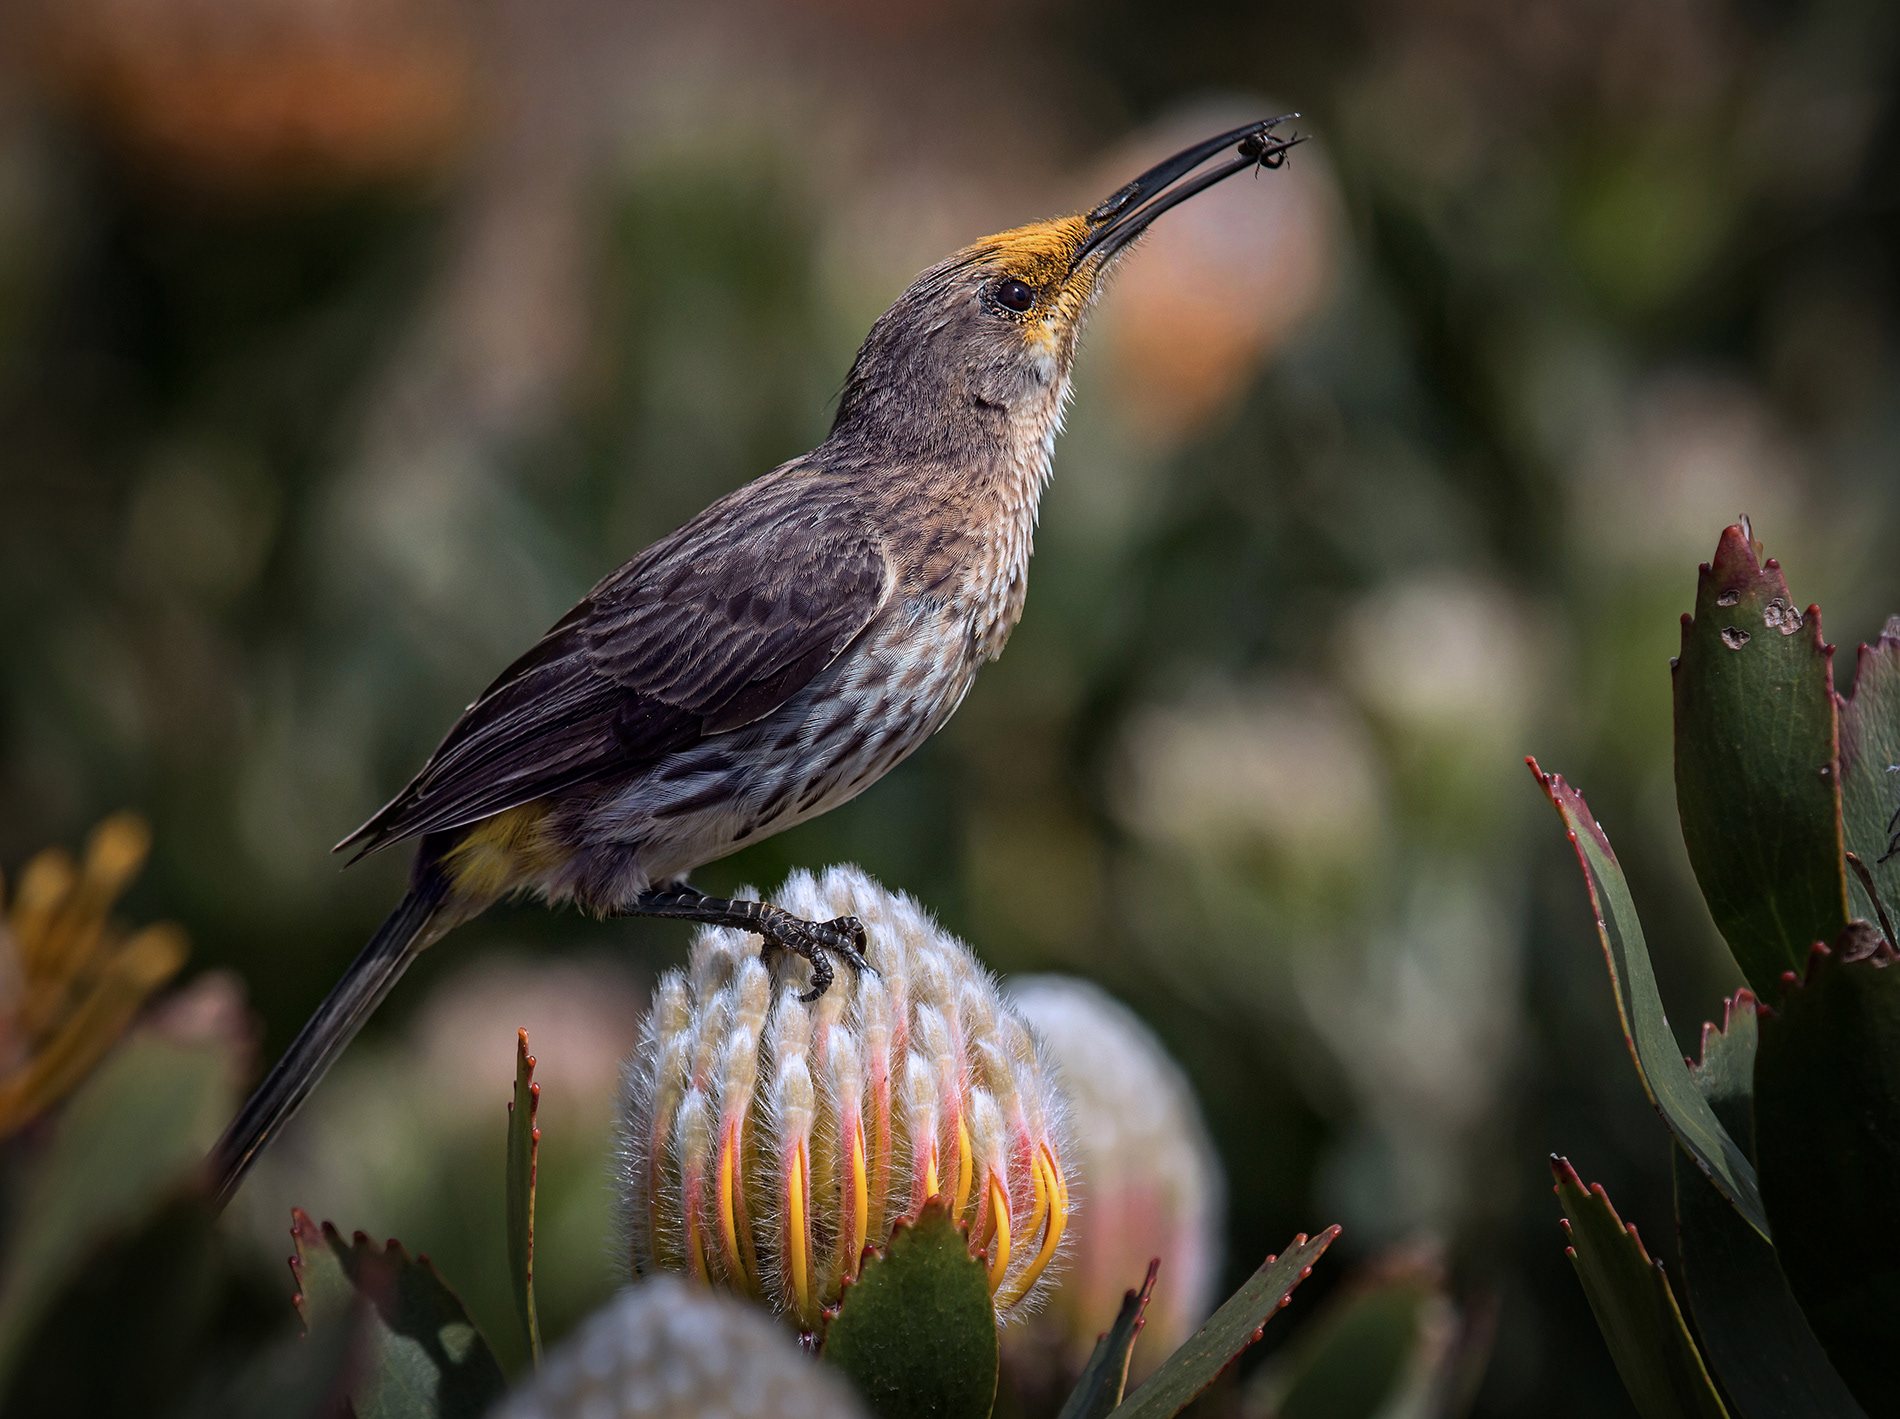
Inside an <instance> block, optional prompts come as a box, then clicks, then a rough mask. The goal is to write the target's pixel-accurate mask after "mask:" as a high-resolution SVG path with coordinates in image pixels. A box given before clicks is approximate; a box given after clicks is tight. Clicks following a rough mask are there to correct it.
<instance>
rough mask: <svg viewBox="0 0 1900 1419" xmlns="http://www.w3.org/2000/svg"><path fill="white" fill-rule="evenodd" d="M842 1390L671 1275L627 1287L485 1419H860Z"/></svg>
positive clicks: (734, 1308) (765, 1330) (744, 1311)
mask: <svg viewBox="0 0 1900 1419" xmlns="http://www.w3.org/2000/svg"><path fill="white" fill-rule="evenodd" d="M863 1414H864V1408H863V1405H862V1404H861V1403H860V1402H859V1401H858V1398H857V1396H856V1395H855V1394H853V1393H852V1392H851V1388H850V1386H849V1385H848V1384H847V1383H845V1381H844V1380H843V1379H842V1378H841V1377H840V1376H838V1375H837V1374H835V1373H833V1372H832V1371H831V1370H829V1369H827V1368H826V1367H825V1366H823V1365H821V1364H819V1363H818V1362H817V1361H815V1360H814V1359H812V1357H811V1356H809V1355H806V1354H804V1353H803V1352H801V1351H800V1349H799V1347H798V1344H797V1342H796V1341H794V1340H792V1339H791V1338H790V1337H789V1336H787V1335H786V1334H785V1332H784V1331H783V1330H782V1329H781V1328H779V1327H778V1326H777V1325H775V1324H773V1323H772V1321H771V1320H770V1319H769V1318H767V1317H766V1316H764V1315H762V1314H760V1313H759V1312H758V1311H757V1310H756V1309H754V1308H753V1307H751V1306H744V1305H740V1304H738V1303H737V1302H735V1301H731V1300H728V1299H727V1298H725V1297H723V1296H718V1295H714V1294H712V1293H711V1292H708V1291H707V1290H705V1289H704V1288H703V1287H698V1286H691V1285H688V1284H687V1283H685V1282H683V1281H680V1280H678V1279H676V1278H674V1277H670V1276H658V1277H654V1278H653V1279H651V1280H649V1281H643V1282H641V1283H640V1284H638V1285H635V1286H630V1287H628V1288H627V1289H626V1290H625V1291H623V1292H621V1294H620V1295H619V1296H617V1297H616V1298H615V1299H614V1300H612V1301H611V1302H609V1303H608V1304H607V1305H606V1306H604V1307H602V1308H601V1309H600V1310H598V1311H596V1312H595V1313H594V1314H593V1316H592V1317H590V1318H589V1319H588V1320H586V1321H585V1322H583V1323H582V1325H581V1327H580V1329H579V1330H578V1331H576V1332H575V1333H574V1335H573V1336H572V1337H571V1338H570V1339H568V1340H567V1341H565V1342H563V1343H562V1344H561V1345H559V1346H556V1347H555V1348H554V1349H553V1350H552V1351H550V1352H549V1353H548V1357H547V1360H546V1361H545V1363H543V1365H542V1366H541V1368H540V1370H539V1371H538V1372H536V1373H535V1374H534V1376H533V1377H532V1378H530V1379H529V1380H528V1381H527V1383H525V1384H524V1385H522V1387H521V1388H520V1389H518V1390H516V1391H515V1392H514V1393H513V1394H511V1395H510V1396H509V1397H508V1398H507V1399H505V1400H504V1401H502V1403H501V1405H500V1407H499V1408H497V1409H496V1410H495V1411H494V1414H493V1415H492V1416H491V1419H636V1416H637V1417H638V1419H727V1416H730V1419H739V1416H748V1419H862V1416H863Z"/></svg>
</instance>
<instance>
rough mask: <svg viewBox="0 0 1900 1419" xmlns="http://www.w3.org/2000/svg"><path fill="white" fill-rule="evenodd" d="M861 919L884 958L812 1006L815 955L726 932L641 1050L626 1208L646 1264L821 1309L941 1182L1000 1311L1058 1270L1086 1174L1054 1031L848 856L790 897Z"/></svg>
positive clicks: (813, 1318)
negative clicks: (1067, 1113)
mask: <svg viewBox="0 0 1900 1419" xmlns="http://www.w3.org/2000/svg"><path fill="white" fill-rule="evenodd" d="M775 900H776V901H777V902H778V904H779V905H780V906H783V907H785V908H786V909H787V910H789V911H792V912H796V913H797V914H798V915H800V916H803V917H807V918H810V919H814V920H821V921H822V920H825V919H828V918H830V917H835V916H842V915H851V916H856V917H857V918H858V919H859V920H860V921H862V922H863V923H864V927H865V931H866V933H867V935H868V938H869V944H868V948H867V950H866V952H865V955H866V957H867V959H868V960H869V961H870V963H871V966H872V968H873V969H872V970H871V971H869V972H865V973H864V974H862V975H860V976H859V977H858V978H857V980H856V981H855V982H852V981H851V980H850V979H849V977H848V976H847V977H846V978H844V979H841V980H840V981H839V982H838V984H836V985H834V986H833V987H832V988H831V990H830V991H828V992H827V993H826V994H825V995H823V996H821V997H820V998H819V999H818V1000H816V1001H815V1002H812V1003H811V1004H806V1003H804V1002H803V1001H801V1000H800V999H799V996H800V995H801V993H803V992H804V991H805V989H806V988H807V986H808V984H809V967H808V966H807V965H806V964H805V963H804V962H803V961H801V960H798V959H796V958H790V959H786V958H779V959H775V960H773V961H772V962H771V963H770V964H769V965H768V964H767V963H765V962H764V961H762V960H761V959H760V956H759V949H758V941H757V938H756V937H750V936H746V935H743V934H741V933H739V932H737V931H730V930H724V929H714V928H708V929H704V930H702V931H700V933H699V934H698V935H697V936H696V937H695V938H694V942H693V947H692V954H691V963H690V965H689V966H688V967H687V969H686V970H683V971H678V970H676V971H672V972H669V973H668V974H667V976H666V977H665V978H664V979H663V980H662V981H661V982H660V985H659V988H658V990H657V991H656V992H655V994H654V1000H653V1008H652V1010H651V1012H650V1013H649V1015H648V1018H647V1024H646V1029H645V1032H644V1034H643V1036H642V1039H641V1042H640V1047H639V1050H638V1052H637V1053H636V1054H635V1056H634V1058H633V1060H632V1061H631V1062H630V1063H629V1065H628V1068H627V1077H626V1095H625V1099H626V1101H625V1105H624V1108H623V1111H622V1120H623V1123H622V1127H623V1135H622V1145H623V1168H624V1173H623V1177H622V1210H623V1218H624V1222H625V1225H626V1229H627V1232H628V1241H629V1249H630V1253H631V1259H632V1263H633V1266H634V1269H635V1270H636V1271H637V1272H639V1273H640V1274H642V1275H646V1274H650V1273H652V1272H656V1271H676V1272H685V1273H687V1274H690V1275H694V1276H697V1277H699V1278H700V1279H701V1280H703V1281H706V1282H709V1283H712V1284H715V1285H719V1286H724V1287H729V1288H731V1289H732V1290H735V1291H740V1292H743V1293H745V1294H747V1295H750V1296H753V1297H756V1298H758V1299H761V1300H763V1301H766V1302H768V1303H769V1304H771V1305H772V1306H774V1307H775V1308H776V1309H777V1310H779V1311H780V1312H781V1313H782V1314H784V1315H786V1316H787V1317H789V1318H790V1319H791V1320H792V1321H793V1322H794V1323H796V1324H797V1325H798V1326H799V1327H800V1328H802V1329H804V1330H807V1331H810V1330H813V1329H815V1327H816V1326H817V1324H818V1322H819V1319H820V1316H821V1313H822V1312H823V1311H824V1310H825V1309H826V1308H827V1307H829V1306H832V1305H835V1304H836V1303H837V1301H838V1299H839V1296H840V1294H841V1291H842V1288H843V1286H844V1283H845V1282H846V1281H848V1280H850V1279H851V1278H852V1277H854V1276H855V1275H856V1274H857V1272H858V1267H859V1262H860V1259H861V1257H862V1255H863V1252H864V1250H865V1248H866V1247H867V1246H881V1245H882V1244H883V1243H884V1241H885V1240H886V1239H887V1238H888V1236H889V1233H890V1227H891V1224H892V1223H893V1222H895V1221H897V1220H898V1219H899V1218H902V1217H906V1216H911V1215H914V1214H915V1213H916V1212H917V1211H918V1209H919V1208H921V1207H922V1205H923V1203H924V1202H925V1200H926V1199H928V1198H930V1197H933V1196H942V1197H943V1198H944V1199H945V1200H946V1201H947V1202H949V1204H950V1206H951V1209H952V1215H953V1216H954V1217H955V1218H956V1219H958V1220H959V1221H960V1222H961V1223H963V1224H965V1225H966V1226H967V1228H968V1231H969V1236H970V1245H971V1249H972V1251H976V1252H981V1253H983V1254H984V1256H985V1258H986V1261H987V1264H988V1268H989V1280H990V1292H991V1294H992V1296H993V1297H994V1298H995V1305H996V1311H997V1315H998V1317H999V1319H1001V1318H1004V1317H1007V1316H1008V1315H1009V1314H1010V1313H1011V1312H1012V1311H1015V1310H1017V1309H1018V1308H1019V1307H1022V1306H1023V1304H1024V1302H1025V1301H1027V1300H1029V1299H1030V1298H1031V1297H1032V1296H1033V1295H1034V1294H1035V1293H1036V1290H1037V1287H1038V1284H1039V1283H1040V1282H1042V1281H1043V1279H1044V1277H1045V1276H1046V1275H1047V1274H1048V1269H1049V1265H1050V1262H1051V1261H1052V1260H1053V1259H1054V1258H1055V1256H1056V1255H1057V1253H1058V1251H1059V1250H1060V1248H1061V1245H1062V1239H1063V1235H1064V1232H1065V1229H1066V1227H1067V1225H1068V1218H1069V1210H1070V1206H1071V1199H1072V1187H1073V1179H1072V1176H1071V1172H1070V1163H1069V1160H1068V1156H1067V1149H1066V1147H1065V1145H1064V1142H1063V1119H1064V1105H1063V1103H1062V1101H1061V1097H1060V1095H1059V1093H1058V1090H1057V1086H1056V1084H1055V1082H1054V1078H1053V1074H1052V1071H1051V1070H1050V1068H1049V1067H1048V1065H1047V1063H1046V1062H1045V1060H1044V1058H1043V1055H1042V1051H1041V1047H1040V1045H1039V1044H1038V1043H1037V1041H1036V1039H1035V1037H1034V1036H1033V1035H1032V1034H1031V1033H1030V1031H1029V1029H1028V1027H1027V1026H1026V1025H1025V1024H1024V1023H1023V1021H1022V1019H1021V1017H1020V1016H1019V1015H1018V1014H1017V1013H1016V1011H1015V1010H1014V1009H1013V1008H1012V1007H1010V1006H1009V1005H1008V1004H1007V1003H1006V1002H1005V1001H1004V1000H1003V999H1002V997H1001V996H1000V995H999V994H998V992H997V988H996V982H995V981H994V980H993V979H992V978H991V977H990V975H989V974H988V972H986V971H985V970H983V968H982V967H981V966H979V965H978V964H977V962H976V960H975V959H974V958H973V957H972V956H971V955H970V952H969V950H968V948H966V947H965V946H964V945H963V944H962V943H961V942H960V941H958V940H956V939H955V938H954V937H952V936H950V935H948V934H947V933H945V932H944V931H942V930H941V929H939V928H938V926H937V924H936V923H935V922H934V921H932V920H931V918H930V916H929V914H928V913H927V912H925V911H924V910H923V908H922V907H920V906H919V905H918V904H917V903H916V902H914V901H912V900H911V899H910V898H909V897H907V896H904V895H903V894H901V893H893V892H888V891H886V890H885V889H884V888H882V887H880V886H879V885H878V884H877V883H875V882H873V881H872V880H871V879H870V878H868V877H867V876H865V875H864V873H863V872H861V871H859V870H858V869H856V868H852V867H838V868H832V869H831V870H829V871H828V872H826V873H825V875H824V877H823V878H822V879H814V878H813V877H812V876H811V875H810V874H808V873H803V872H800V873H795V874H794V875H793V876H792V877H791V878H790V879H789V880H788V881H787V882H786V884H785V886H784V888H783V889H782V890H781V891H780V892H779V894H778V896H777V897H776V898H775Z"/></svg>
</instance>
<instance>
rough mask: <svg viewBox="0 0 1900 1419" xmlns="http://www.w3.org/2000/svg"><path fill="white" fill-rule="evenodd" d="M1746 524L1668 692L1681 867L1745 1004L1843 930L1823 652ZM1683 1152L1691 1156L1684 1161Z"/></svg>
mask: <svg viewBox="0 0 1900 1419" xmlns="http://www.w3.org/2000/svg"><path fill="white" fill-rule="evenodd" d="M1760 555H1761V547H1760V544H1759V543H1750V541H1749V540H1748V528H1747V524H1746V523H1743V524H1740V525H1738V526H1735V527H1730V528H1728V529H1726V530H1725V531H1724V532H1723V533H1722V540H1721V541H1720V543H1718V544H1717V546H1716V549H1715V561H1714V562H1713V563H1712V564H1706V565H1704V566H1703V568H1702V574H1701V576H1700V578H1699V579H1698V582H1697V585H1696V607H1695V615H1694V616H1693V617H1686V618H1684V621H1683V627H1682V654H1681V655H1680V656H1679V657H1678V658H1677V660H1676V663H1675V667H1674V671H1673V677H1672V678H1673V680H1674V682H1675V704H1676V808H1677V811H1678V813H1679V814H1680V815H1681V818H1682V840H1683V844H1684V845H1685V846H1686V847H1687V848H1688V849H1689V863H1690V865H1691V866H1692V867H1693V868H1694V869H1695V876H1696V881H1697V882H1698V883H1699V884H1700V885H1701V888H1702V895H1703V897H1704V898H1705V899H1706V900H1707V901H1708V904H1709V913H1710V915H1712V916H1713V917H1714V918H1715V924H1716V926H1717V927H1718V928H1720V930H1721V932H1722V936H1723V938H1724V939H1725V940H1726V941H1727V942H1728V945H1729V950H1731V951H1733V952H1734V953H1735V959H1736V961H1737V962H1738V963H1739V964H1740V966H1741V968H1742V974H1743V975H1745V976H1747V977H1748V983H1749V984H1750V985H1751V986H1753V987H1754V988H1755V993H1756V994H1757V995H1760V996H1763V997H1764V998H1768V997H1771V996H1772V993H1773V990H1774V988H1775V983H1776V982H1777V981H1778V980H1779V979H1780V976H1781V973H1782V972H1783V971H1786V970H1791V969H1798V968H1799V967H1800V965H1801V963H1802V962H1803V961H1804V960H1806V959H1807V953H1808V947H1809V946H1810V945H1812V944H1813V943H1814V942H1816V941H1832V940H1833V939H1834V938H1835V937H1836V936H1837V935H1839V933H1840V930H1841V928H1842V927H1844V926H1845V925H1847V877H1846V871H1845V866H1844V859H1843V856H1842V853H1843V842H1842V836H1841V789H1840V763H1839V761H1840V743H1839V736H1838V730H1837V725H1836V714H1835V701H1834V648H1833V647H1832V646H1830V645H1825V644H1823V643H1822V640H1821V611H1820V608H1819V607H1818V606H1810V607H1809V608H1808V610H1807V613H1806V615H1803V614H1801V613H1800V612H1799V611H1798V610H1797V609H1796V608H1795V605H1794V603H1793V600H1792V599H1791V598H1790V596H1789V595H1788V584H1787V582H1786V581H1784V580H1783V579H1782V575H1781V569H1780V567H1779V566H1778V565H1777V564H1776V563H1775V562H1774V560H1773V559H1770V560H1769V561H1768V562H1766V563H1765V564H1764V563H1761V562H1760V561H1759V560H1758V559H1759V557H1760ZM1692 1151H1693V1150H1692Z"/></svg>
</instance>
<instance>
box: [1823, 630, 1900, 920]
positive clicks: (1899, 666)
mask: <svg viewBox="0 0 1900 1419" xmlns="http://www.w3.org/2000/svg"><path fill="white" fill-rule="evenodd" d="M1840 713H1841V819H1842V829H1843V835H1844V837H1845V839H1846V843H1847V850H1848V851H1849V852H1851V853H1854V854H1856V855H1858V856H1859V858H1860V860H1861V861H1862V862H1863V863H1865V864H1866V865H1867V870H1868V871H1869V873H1871V874H1872V876H1873V879H1874V886H1875V889H1876V890H1877V891H1878V892H1879V893H1880V896H1881V899H1882V904H1884V905H1885V907H1886V908H1887V911H1888V913H1889V914H1890V915H1891V914H1892V913H1893V911H1894V908H1895V906H1896V905H1900V852H1895V853H1893V855H1892V856H1888V852H1889V849H1891V848H1892V847H1894V846H1895V838H1894V834H1893V832H1892V831H1891V830H1890V829H1891V826H1892V825H1893V824H1894V810H1895V809H1897V808H1900V773H1890V772H1889V770H1890V769H1891V768H1892V767H1893V766H1894V765H1896V764H1900V616H1895V617H1892V618H1891V619H1889V620H1888V622H1887V625H1886V628H1885V629H1884V630H1882V631H1881V633H1880V639H1879V640H1877V641H1875V642H1874V643H1873V644H1872V645H1871V646H1867V645H1863V646H1862V647H1861V648H1860V657H1859V659H1858V660H1857V662H1856V664H1855V670H1854V689H1853V693H1852V694H1850V695H1849V696H1848V697H1847V698H1846V699H1844V700H1842V701H1841V705H1840ZM1883 857H1885V858H1886V859H1887V860H1886V861H1885V862H1882V861H1881V858H1883ZM1848 890H1849V891H1850V892H1851V893H1852V894H1853V901H1854V904H1855V908H1856V910H1857V911H1858V913H1859V914H1860V915H1861V916H1863V917H1865V918H1866V919H1867V920H1868V921H1878V920H1879V919H1880V911H1879V908H1878V906H1877V905H1876V904H1875V903H1874V902H1873V901H1871V900H1869V899H1868V897H1867V893H1866V890H1865V888H1863V887H1862V886H1861V884H1860V883H1859V882H1857V881H1852V880H1851V879H1850V881H1849V887H1848ZM1829 939H1832V938H1829Z"/></svg>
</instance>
